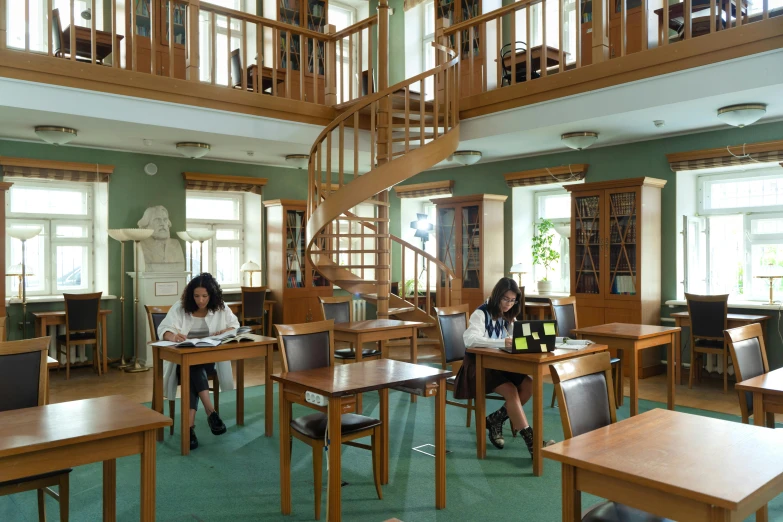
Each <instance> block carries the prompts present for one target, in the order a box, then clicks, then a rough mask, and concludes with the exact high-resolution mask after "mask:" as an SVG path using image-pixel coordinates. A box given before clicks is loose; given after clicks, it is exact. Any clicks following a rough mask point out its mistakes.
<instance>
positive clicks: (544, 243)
mask: <svg viewBox="0 0 783 522" xmlns="http://www.w3.org/2000/svg"><path fill="white" fill-rule="evenodd" d="M553 228H554V225H552V222H551V221H549V220H548V219H544V220H543V221H541V223H539V224H538V225H536V226H535V232H536V233H535V234H533V264H534V265H541V266H543V267H544V278H543V279H541V280H540V281H538V293H539V294H545V293H547V292H550V291H551V290H552V282H551V281H550V280H549V279H548V276H549V268H550V267H551V266H552V264H553V263H554V262H555V261H557V260H558V259H560V254H559V253H558V252H557V250H555V249H554V248H552V239H553V237H552V234H550V233H549V231H550V230H551V229H553Z"/></svg>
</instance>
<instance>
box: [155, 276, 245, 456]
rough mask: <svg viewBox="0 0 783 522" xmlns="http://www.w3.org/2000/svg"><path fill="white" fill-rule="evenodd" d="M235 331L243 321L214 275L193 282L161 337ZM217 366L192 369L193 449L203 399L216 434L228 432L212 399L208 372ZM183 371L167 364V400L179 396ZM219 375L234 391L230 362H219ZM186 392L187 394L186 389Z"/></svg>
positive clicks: (223, 385) (224, 386) (162, 325)
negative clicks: (198, 411) (233, 309)
mask: <svg viewBox="0 0 783 522" xmlns="http://www.w3.org/2000/svg"><path fill="white" fill-rule="evenodd" d="M234 328H239V321H238V320H237V318H236V316H235V315H234V313H233V312H232V311H231V310H230V309H229V308H228V307H227V306H226V304H225V303H224V302H223V292H222V291H221V290H220V285H219V284H218V282H217V281H216V280H215V278H214V277H212V275H211V274H208V273H203V274H200V275H198V276H196V277H194V278H193V279H191V280H190V282H189V283H188V285H187V286H186V287H185V291H184V292H182V297H181V298H180V300H179V301H178V302H176V303H174V305H173V306H172V307H171V309H170V310H169V313H168V314H166V317H165V318H164V319H163V321H162V322H161V323H160V326H158V338H160V339H164V340H166V341H173V342H182V341H184V340H185V339H198V338H202V337H208V336H210V335H217V334H220V333H223V332H227V331H229V330H232V329H234ZM214 367H215V365H214V364H213V363H210V364H197V365H193V366H191V367H190V390H189V392H190V412H189V414H190V449H196V448H197V447H198V439H197V438H196V432H195V430H194V426H195V421H196V408H198V401H199V399H201V402H202V404H204V410H205V411H206V414H207V423H208V424H209V428H210V430H212V433H213V434H215V435H222V434H223V433H225V432H226V425H225V424H224V423H223V421H222V420H221V419H220V416H219V415H218V413H217V412H216V411H215V406H214V405H213V404H212V400H211V399H210V398H209V382H208V380H207V373H208V372H210V371H211V370H212V369H213V368H214ZM179 371H180V368H179V365H178V364H173V363H170V362H168V361H163V390H164V393H165V395H166V397H176V394H177V384H179ZM217 374H218V380H219V381H220V389H221V391H226V390H233V389H234V375H233V373H232V371H231V362H230V361H224V362H219V363H217ZM182 392H183V393H186V392H185V390H183V391H182Z"/></svg>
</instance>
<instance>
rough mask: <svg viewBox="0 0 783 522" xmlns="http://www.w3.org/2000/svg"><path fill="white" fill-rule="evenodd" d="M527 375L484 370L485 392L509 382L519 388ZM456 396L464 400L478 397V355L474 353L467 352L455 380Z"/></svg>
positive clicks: (490, 391) (491, 391)
mask: <svg viewBox="0 0 783 522" xmlns="http://www.w3.org/2000/svg"><path fill="white" fill-rule="evenodd" d="M525 377H527V376H526V375H524V374H521V373H512V372H504V371H502V370H484V394H485V395H486V394H490V393H493V392H494V391H495V388H497V387H498V386H500V385H501V384H505V383H507V382H510V383H511V384H513V385H514V386H515V387H517V388H518V387H519V385H520V384H522V381H523V380H525ZM454 398H455V399H463V400H466V399H475V398H476V356H475V355H473V354H472V353H467V352H466V353H465V357H464V358H463V359H462V366H461V367H460V369H459V371H458V372H457V377H456V379H455V382H454Z"/></svg>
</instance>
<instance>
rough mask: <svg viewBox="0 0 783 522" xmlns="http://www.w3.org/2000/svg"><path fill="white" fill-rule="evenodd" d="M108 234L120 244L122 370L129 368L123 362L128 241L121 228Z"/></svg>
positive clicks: (120, 366)
mask: <svg viewBox="0 0 783 522" xmlns="http://www.w3.org/2000/svg"><path fill="white" fill-rule="evenodd" d="M108 233H109V237H110V238H112V239H114V240H117V241H119V242H120V365H119V366H118V368H119V369H121V370H124V369H125V368H127V367H128V366H131V365H130V364H129V363H128V361H126V360H125V241H129V238H128V236H126V235H125V231H124V230H123V229H121V228H115V229H111V230H109V231H108Z"/></svg>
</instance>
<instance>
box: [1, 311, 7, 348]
mask: <svg viewBox="0 0 783 522" xmlns="http://www.w3.org/2000/svg"><path fill="white" fill-rule="evenodd" d="M5 340H6V338H5V317H0V342H3V343H4V342H5Z"/></svg>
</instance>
